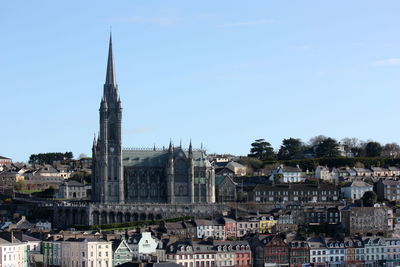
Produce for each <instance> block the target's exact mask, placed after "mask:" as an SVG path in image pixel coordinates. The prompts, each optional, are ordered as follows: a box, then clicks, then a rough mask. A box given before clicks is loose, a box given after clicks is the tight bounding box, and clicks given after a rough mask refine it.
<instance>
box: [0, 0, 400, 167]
mask: <svg viewBox="0 0 400 267" xmlns="http://www.w3.org/2000/svg"><path fill="white" fill-rule="evenodd" d="M399 10H400V2H399V1H394V0H393V1H369V0H359V1H357V0H353V1H348V0H338V1H320V0H314V1H313V0H303V1H284V0H283V1H264V0H260V1H234V0H226V1H224V0H220V1H215V0H202V1H187V0H182V1H173V0H170V1H165V0H159V1H156V0H154V1H133V0H119V1H99V0H96V1H73V0H72V1H52V0H51V1H50V0H49V1H30V0H25V1H24V0H21V1H1V2H0V34H1V42H0V51H1V52H0V80H1V84H0V88H1V89H0V97H1V100H2V101H1V103H2V104H1V109H2V113H1V114H2V115H1V122H2V123H1V124H0V125H1V126H0V155H2V156H6V157H10V158H12V159H13V160H14V161H27V160H28V158H29V155H31V154H36V153H45V152H65V151H72V152H73V153H74V155H75V156H76V157H78V156H79V155H80V154H82V153H83V154H86V155H90V154H91V152H90V151H91V145H92V141H93V136H94V134H97V133H98V130H99V113H98V109H99V105H100V99H101V96H102V90H103V84H104V80H105V71H106V61H107V50H108V38H109V33H110V30H111V31H112V36H113V48H114V57H115V67H116V76H117V83H118V86H119V91H120V95H121V101H122V105H123V108H124V110H123V146H124V147H137V148H139V147H153V146H154V145H155V146H157V147H163V146H168V143H169V140H170V139H172V141H173V142H174V143H175V144H176V145H178V144H179V142H180V140H182V144H183V146H184V147H187V146H188V143H189V140H190V139H191V140H192V142H193V145H194V147H200V146H201V144H203V146H204V147H205V148H206V149H207V151H208V153H214V152H216V153H231V154H236V155H246V154H247V153H249V149H250V144H251V143H252V142H253V141H254V140H255V139H258V138H264V139H266V140H267V141H269V142H270V143H271V144H272V145H273V147H274V148H275V149H279V147H280V145H281V141H282V139H284V138H289V137H295V138H301V139H302V140H303V141H307V140H309V139H310V138H311V137H313V136H316V135H320V134H323V135H326V136H330V137H333V138H336V139H338V140H340V139H342V138H344V137H357V138H359V139H362V140H367V139H372V140H376V141H379V142H382V143H388V142H400V140H399V132H400V124H399V122H398V119H396V118H397V117H398V113H399V109H398V106H399V97H400V88H399V87H400V34H399V25H400V16H399V15H398V14H399Z"/></svg>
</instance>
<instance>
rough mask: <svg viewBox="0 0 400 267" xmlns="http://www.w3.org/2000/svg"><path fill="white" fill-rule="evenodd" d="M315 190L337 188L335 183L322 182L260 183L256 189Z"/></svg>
mask: <svg viewBox="0 0 400 267" xmlns="http://www.w3.org/2000/svg"><path fill="white" fill-rule="evenodd" d="M299 190H302V191H314V190H318V191H321V190H324V191H326V190H337V188H336V187H335V186H333V185H329V184H320V185H319V187H318V186H317V185H313V184H291V185H266V184H258V185H257V186H256V187H255V188H254V191H299Z"/></svg>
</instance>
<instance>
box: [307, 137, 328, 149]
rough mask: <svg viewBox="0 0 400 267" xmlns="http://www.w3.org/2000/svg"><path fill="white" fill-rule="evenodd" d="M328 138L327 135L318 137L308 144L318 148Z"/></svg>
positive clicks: (311, 139)
mask: <svg viewBox="0 0 400 267" xmlns="http://www.w3.org/2000/svg"><path fill="white" fill-rule="evenodd" d="M327 138H328V137H326V136H325V135H317V136H314V137H312V138H310V140H309V141H308V144H309V145H310V146H311V147H315V146H318V145H319V144H320V143H322V141H324V140H325V139H327Z"/></svg>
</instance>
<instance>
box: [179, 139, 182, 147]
mask: <svg viewBox="0 0 400 267" xmlns="http://www.w3.org/2000/svg"><path fill="white" fill-rule="evenodd" d="M179 148H180V149H182V138H181V140H180V141H179Z"/></svg>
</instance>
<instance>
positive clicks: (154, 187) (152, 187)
mask: <svg viewBox="0 0 400 267" xmlns="http://www.w3.org/2000/svg"><path fill="white" fill-rule="evenodd" d="M150 190H151V196H152V197H156V196H157V188H156V185H155V184H154V183H152V184H151V189H150Z"/></svg>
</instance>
